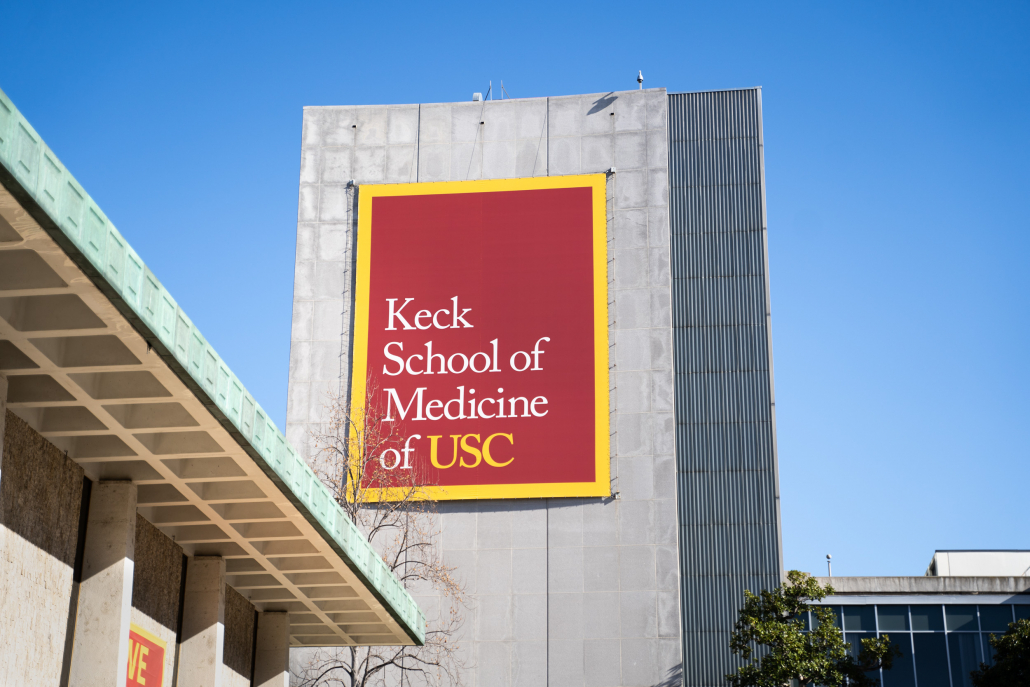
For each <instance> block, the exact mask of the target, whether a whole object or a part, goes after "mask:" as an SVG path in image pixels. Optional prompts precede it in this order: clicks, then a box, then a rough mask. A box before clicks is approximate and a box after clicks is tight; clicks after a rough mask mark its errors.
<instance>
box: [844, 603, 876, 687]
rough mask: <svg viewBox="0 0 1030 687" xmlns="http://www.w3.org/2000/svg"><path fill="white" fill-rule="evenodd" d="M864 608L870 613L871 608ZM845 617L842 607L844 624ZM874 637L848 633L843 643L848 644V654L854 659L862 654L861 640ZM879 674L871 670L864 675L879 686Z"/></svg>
mask: <svg viewBox="0 0 1030 687" xmlns="http://www.w3.org/2000/svg"><path fill="white" fill-rule="evenodd" d="M866 608H869V610H870V612H872V607H871V606H867V607H866ZM847 617H848V607H847V606H845V607H844V622H847ZM875 636H876V633H875V632H848V633H847V634H845V635H844V641H845V642H847V644H848V653H849V654H850V655H851V656H853V657H854V658H858V655H859V654H860V653H862V640H863V639H872V638H873V637H875ZM879 673H880V671H879V670H873V671H870V672H868V673H866V675H867V676H869V678H870V679H872V680H874V681H875V682H876V683H877V684H879V682H880V674H879Z"/></svg>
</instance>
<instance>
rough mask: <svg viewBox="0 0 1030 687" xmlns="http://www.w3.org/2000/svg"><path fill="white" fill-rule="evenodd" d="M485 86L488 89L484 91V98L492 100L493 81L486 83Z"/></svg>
mask: <svg viewBox="0 0 1030 687" xmlns="http://www.w3.org/2000/svg"><path fill="white" fill-rule="evenodd" d="M487 85H488V86H489V88H487V89H486V97H487V98H489V99H490V100H493V99H494V96H493V92H494V82H493V81H488V82H487Z"/></svg>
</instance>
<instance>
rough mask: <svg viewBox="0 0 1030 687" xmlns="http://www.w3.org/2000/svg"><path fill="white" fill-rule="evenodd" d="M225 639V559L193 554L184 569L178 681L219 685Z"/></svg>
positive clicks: (199, 686) (186, 685)
mask: <svg viewBox="0 0 1030 687" xmlns="http://www.w3.org/2000/svg"><path fill="white" fill-rule="evenodd" d="M224 642H225V560H224V559H223V558H222V557H221V556H194V557H193V558H190V560H189V565H188V566H187V568H186V597H185V599H184V600H183V613H182V646H181V647H180V649H179V684H180V685H182V687H219V685H221V676H222V650H223V644H224Z"/></svg>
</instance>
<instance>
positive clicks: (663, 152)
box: [287, 89, 682, 687]
mask: <svg viewBox="0 0 1030 687" xmlns="http://www.w3.org/2000/svg"><path fill="white" fill-rule="evenodd" d="M667 113H668V109H667V96H666V93H665V90H664V89H653V90H646V91H626V92H617V93H608V94H595V95H584V96H568V97H559V98H531V99H523V100H504V101H489V102H480V103H472V102H467V103H450V104H430V105H396V106H382V107H312V108H306V109H305V111H304V130H303V138H302V151H301V179H300V182H301V183H300V204H299V214H298V225H297V264H296V280H295V287H294V311H293V333H292V346H291V354H290V387H289V405H288V411H287V436H288V438H289V440H290V441H291V442H292V443H293V445H294V446H296V447H297V448H298V449H299V450H301V451H303V452H304V453H305V454H306V455H308V456H309V457H310V456H311V441H310V434H309V433H310V431H311V430H312V428H313V426H314V424H315V423H317V422H318V421H319V420H320V418H321V417H322V412H323V411H322V406H323V402H324V400H325V398H326V394H327V393H330V394H331V393H339V392H340V391H341V390H342V389H346V387H347V384H348V382H349V380H348V372H349V366H350V350H349V322H350V312H351V306H352V301H351V299H352V295H351V280H352V278H353V272H352V263H353V257H354V256H353V240H354V230H355V227H356V217H355V207H356V204H355V197H354V190H353V188H351V187H347V185H346V183H347V181H349V180H351V179H353V180H355V181H357V182H358V184H362V183H403V182H411V181H451V180H464V179H482V178H506V177H518V176H544V175H564V174H582V173H595V172H604V171H606V170H608V169H609V168H611V167H613V166H614V167H616V168H617V172H616V174H615V175H613V176H610V177H609V181H608V239H609V254H608V257H609V265H610V268H609V294H608V295H609V339H610V345H611V351H610V365H611V374H610V379H611V389H612V391H611V401H612V403H611V408H612V417H611V428H612V465H611V468H612V469H611V472H612V478H613V485H612V487H613V491H618V492H619V494H620V498H619V499H617V500H616V499H610V498H609V499H541V500H528V501H479V502H460V503H459V502H450V503H443V504H441V505H440V511H441V514H442V529H443V536H442V545H443V550H444V555H445V558H446V560H447V561H448V562H450V563H451V564H453V565H456V566H458V568H459V571H460V573H461V575H462V576H463V577H464V579H465V580H466V582H467V584H468V587H469V590H470V592H471V594H472V598H473V601H474V609H473V610H472V611H471V612H470V613H469V614H468V615H467V620H466V626H465V628H466V636H465V637H464V638H463V640H464V641H463V646H464V647H465V649H466V651H467V652H468V660H469V662H470V665H471V666H472V667H470V669H469V671H468V674H467V675H466V676H465V682H467V683H468V684H473V685H491V686H494V685H496V686H505V685H533V686H534V687H537V686H539V685H547V684H550V685H563V686H565V685H600V684H604V685H653V684H656V683H659V682H661V681H663V680H667V679H670V678H672V677H674V676H675V675H677V674H678V673H679V671H680V670H681V665H682V664H681V658H680V619H679V608H680V606H679V592H678V583H679V577H678V576H679V572H678V563H677V518H676V465H675V457H674V455H675V428H674V421H673V414H672V413H673V373H672V329H671V313H670V307H671V306H670V303H671V298H670V294H671V281H670V269H669V244H670V236H669V209H668V205H669V200H668V195H669V191H668V188H669V186H668V128H667V118H668V114H667ZM480 122H483V124H482V125H481V124H480ZM419 601H420V603H421V604H422V606H423V608H425V609H427V610H428V611H430V612H431V611H432V609H433V608H434V607H436V605H435V604H434V602H433V599H431V598H429V597H426V596H423V597H420V598H419Z"/></svg>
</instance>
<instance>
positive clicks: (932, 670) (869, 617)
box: [808, 604, 1030, 687]
mask: <svg viewBox="0 0 1030 687" xmlns="http://www.w3.org/2000/svg"><path fill="white" fill-rule="evenodd" d="M828 608H831V609H833V613H834V618H835V623H836V625H837V627H840V628H842V629H843V630H844V641H845V642H848V643H849V644H850V645H851V649H850V650H851V652H852V653H853V654H857V653H858V651H860V650H861V640H862V639H864V638H866V637H876V636H878V635H881V636H882V635H890V638H891V641H892V642H893V643H894V644H896V645H897V646H898V647H899V648H900V649H901V656H900V657H898V658H897V659H895V661H894V667H893V668H892V669H891V670H884V671H880V672H881V675H880V676H879V678H880V684H881V685H882V687H948V686H949V685H950V687H972V684H973V683H972V680H970V677H969V674H970V673H971V672H972V671H974V670H977V669H978V668H979V667H980V664H981V663H987V664H992V663H993V662H994V650H993V648H992V647H991V644H990V641H989V639H990V636H991V635H992V634H995V635H1001V634H1004V633H1005V631H1006V630H1007V629H1008V626H1009V623H1011V622H1014V621H1015V620H1019V619H1022V618H1030V605H1018V604H1017V605H1013V604H998V605H979V606H977V605H952V604H923V605H883V604H877V605H868V606H857V605H856V606H828ZM814 620H815V617H814V616H812V617H810V618H809V619H808V622H809V623H811V622H813V621H814ZM808 626H809V627H811V625H808ZM874 677H875V676H874Z"/></svg>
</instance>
